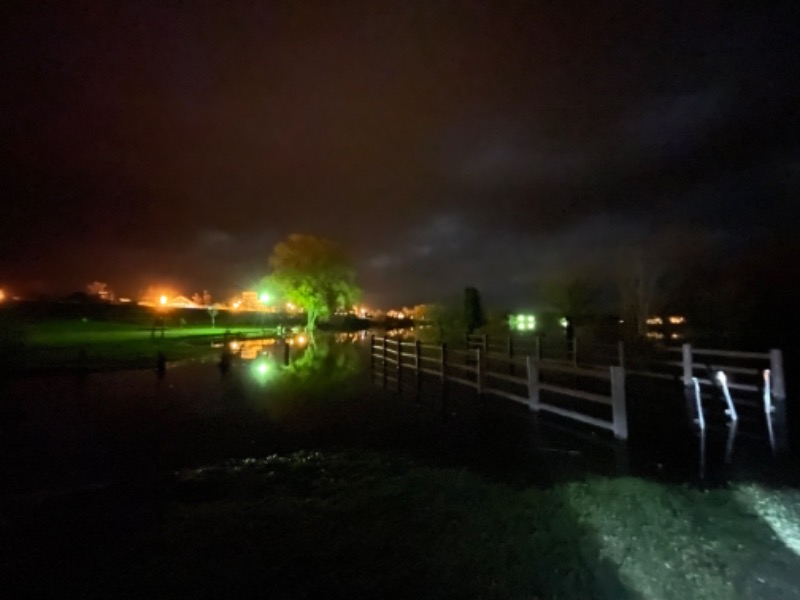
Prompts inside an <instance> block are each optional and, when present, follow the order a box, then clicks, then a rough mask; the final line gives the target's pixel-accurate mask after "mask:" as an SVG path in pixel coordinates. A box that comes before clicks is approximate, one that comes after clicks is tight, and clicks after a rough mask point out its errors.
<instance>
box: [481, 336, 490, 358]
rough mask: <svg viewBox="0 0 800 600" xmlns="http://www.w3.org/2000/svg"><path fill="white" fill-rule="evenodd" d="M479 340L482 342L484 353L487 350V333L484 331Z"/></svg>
mask: <svg viewBox="0 0 800 600" xmlns="http://www.w3.org/2000/svg"><path fill="white" fill-rule="evenodd" d="M481 342H482V343H483V353H484V354H486V353H487V352H488V351H489V335H488V334H486V333H484V334H483V339H482V340H481Z"/></svg>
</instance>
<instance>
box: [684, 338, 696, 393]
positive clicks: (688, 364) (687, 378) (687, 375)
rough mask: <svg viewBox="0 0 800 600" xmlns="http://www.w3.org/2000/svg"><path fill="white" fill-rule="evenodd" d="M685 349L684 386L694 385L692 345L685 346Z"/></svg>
mask: <svg viewBox="0 0 800 600" xmlns="http://www.w3.org/2000/svg"><path fill="white" fill-rule="evenodd" d="M682 348H683V385H692V375H693V374H694V371H693V370H692V345H691V344H684V345H683V346H682Z"/></svg>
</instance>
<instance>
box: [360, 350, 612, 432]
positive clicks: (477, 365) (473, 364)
mask: <svg viewBox="0 0 800 600" xmlns="http://www.w3.org/2000/svg"><path fill="white" fill-rule="evenodd" d="M370 357H371V366H372V369H373V372H374V371H375V367H376V366H377V365H378V364H380V366H381V375H382V378H383V383H384V385H385V384H386V381H387V378H388V377H389V374H388V373H389V370H390V369H393V370H394V371H395V378H396V379H397V380H398V381H400V380H401V379H402V376H403V373H404V372H405V371H412V372H414V374H415V375H416V376H417V377H419V376H421V375H423V374H427V375H431V376H434V377H437V378H439V379H440V380H441V381H442V383H447V382H455V383H459V384H461V385H465V386H469V387H472V388H474V389H475V391H476V392H477V393H478V394H490V395H495V396H500V397H503V398H507V399H509V400H512V401H514V402H519V403H521V404H524V405H526V406H527V407H528V408H529V409H531V410H533V411H535V412H539V411H542V412H548V413H552V414H555V415H559V416H561V417H565V418H567V419H572V420H574V421H579V422H581V423H585V424H587V425H591V426H594V427H598V428H601V429H606V430H608V431H611V432H612V433H613V434H614V436H615V437H616V438H618V439H623V440H624V439H627V438H628V418H627V411H626V404H625V372H624V369H622V368H621V367H618V366H612V367H609V368H607V369H584V368H578V367H576V366H574V365H568V364H564V363H563V362H555V361H546V360H541V359H539V358H537V357H536V356H524V357H513V356H512V357H508V356H504V355H501V354H497V353H488V352H486V351H485V349H484V348H481V347H476V348H473V347H467V348H466V349H451V348H448V347H447V345H446V344H440V345H435V344H422V343H420V342H419V341H405V342H404V341H401V340H393V339H389V338H380V337H375V336H372V337H371V338H370ZM487 363H489V364H491V365H494V366H495V367H494V369H495V370H490V369H489V368H487ZM497 365H500V366H501V367H505V368H501V370H502V372H501V370H496V369H497ZM515 368H516V369H517V370H519V371H522V373H523V374H517V373H515V372H514V370H515ZM509 371H511V373H509ZM548 373H549V374H555V375H559V374H561V375H566V376H569V377H570V379H571V380H573V381H576V382H577V381H588V380H594V381H600V382H602V383H601V385H603V384H604V385H603V387H606V389H607V390H608V392H607V393H597V392H595V391H587V390H586V389H580V388H579V387H569V386H566V385H558V384H555V383H548V382H544V381H543V380H542V374H548ZM503 385H505V389H504V388H503V387H502V386H503ZM584 387H585V386H584ZM510 388H515V389H516V390H517V391H510ZM543 393H545V394H546V398H543ZM559 397H566V398H571V399H573V400H578V401H580V402H578V403H574V402H573V404H578V405H580V406H586V403H588V405H601V406H605V407H607V409H606V410H604V411H602V412H606V413H607V415H608V416H607V417H606V418H603V417H599V416H596V415H595V414H593V413H595V412H598V411H589V410H580V409H579V408H567V407H564V406H559V405H558V403H557V399H558V398H559Z"/></svg>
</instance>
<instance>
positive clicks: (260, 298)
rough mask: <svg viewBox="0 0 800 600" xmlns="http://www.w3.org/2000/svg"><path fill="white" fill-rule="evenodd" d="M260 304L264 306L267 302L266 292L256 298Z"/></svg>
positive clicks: (267, 295)
mask: <svg viewBox="0 0 800 600" xmlns="http://www.w3.org/2000/svg"><path fill="white" fill-rule="evenodd" d="M258 299H259V301H260V302H261V304H266V303H267V302H269V294H268V293H266V292H262V293H261V295H260V296H259V297H258Z"/></svg>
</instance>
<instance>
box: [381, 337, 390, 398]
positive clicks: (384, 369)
mask: <svg viewBox="0 0 800 600" xmlns="http://www.w3.org/2000/svg"><path fill="white" fill-rule="evenodd" d="M387 343H388V339H387V338H383V350H382V354H383V364H382V367H383V368H382V369H381V373H382V374H383V387H386V344H387Z"/></svg>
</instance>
